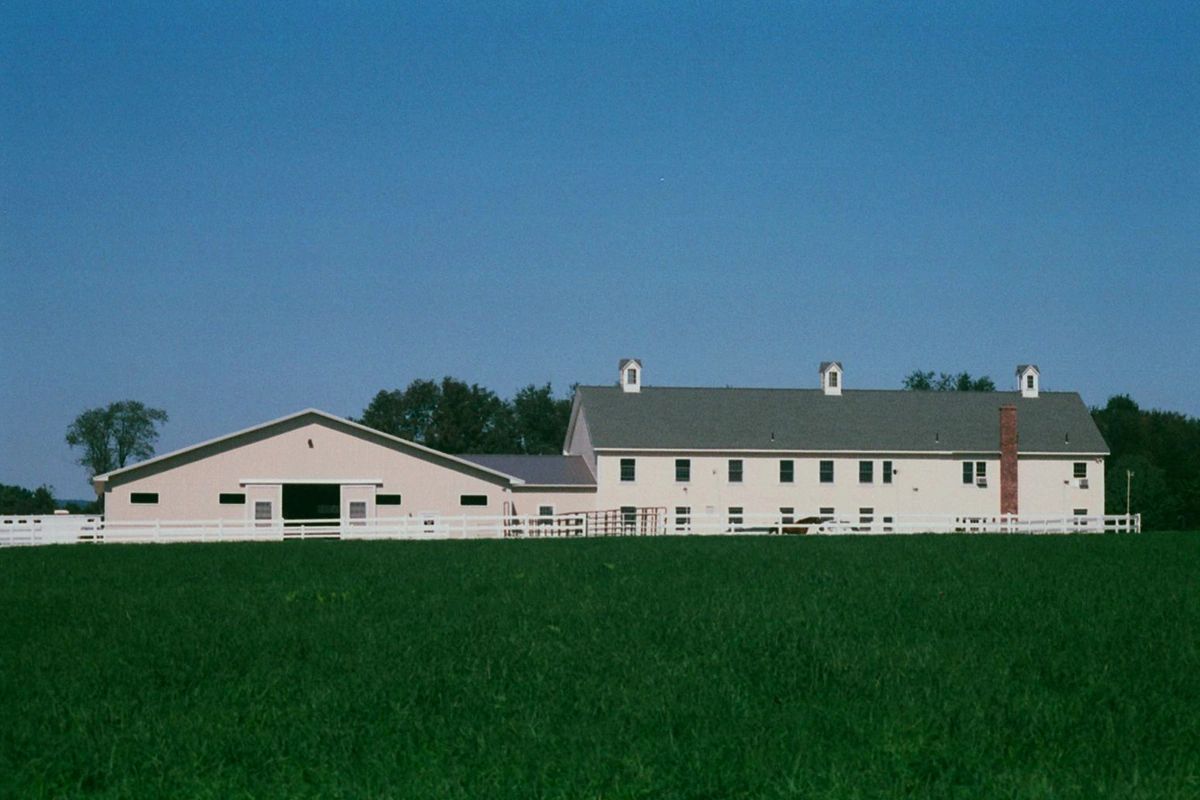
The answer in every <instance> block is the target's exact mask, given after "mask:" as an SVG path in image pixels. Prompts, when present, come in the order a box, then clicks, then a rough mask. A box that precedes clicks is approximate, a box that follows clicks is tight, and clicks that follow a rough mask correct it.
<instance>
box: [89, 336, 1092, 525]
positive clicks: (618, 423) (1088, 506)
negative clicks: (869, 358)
mask: <svg viewBox="0 0 1200 800" xmlns="http://www.w3.org/2000/svg"><path fill="white" fill-rule="evenodd" d="M644 377H645V376H644V369H643V366H642V363H641V362H640V361H639V360H637V359H624V360H622V361H621V362H620V364H619V380H618V382H617V384H616V385H611V386H582V387H579V388H578V389H577V391H576V393H575V397H574V400H573V404H572V410H571V417H570V424H569V428H568V431H567V435H566V441H565V442H564V446H563V455H561V456H519V455H479V456H472V455H463V456H455V455H449V454H446V453H441V452H438V451H435V450H432V449H430V448H428V447H424V446H422V445H420V444H417V443H414V442H409V441H406V440H403V439H399V438H397V437H394V436H390V435H387V434H384V433H380V432H378V431H375V430H372V429H369V428H367V427H364V426H362V425H360V424H358V423H355V422H352V421H349V420H346V419H342V418H339V417H336V416H333V415H330V414H327V413H324V412H321V411H317V410H315V409H308V410H305V411H301V412H298V413H296V414H293V415H291V416H288V417H284V418H282V419H278V420H274V421H272V422H268V423H265V424H262V425H259V426H256V427H253V428H249V429H247V430H243V431H239V432H236V433H232V434H229V435H227V436H224V437H221V438H218V439H214V440H212V441H209V442H203V443H201V444H198V445H195V446H193V447H189V448H185V449H183V450H179V451H177V452H174V453H168V454H166V455H163V456H159V457H157V458H153V459H150V460H148V461H144V462H142V463H139V464H134V465H132V466H128V467H125V468H124V469H119V470H114V471H112V472H109V473H107V474H104V475H99V476H97V477H96V478H95V486H96V489H97V491H98V492H102V493H103V494H104V496H105V512H106V518H107V520H108V522H109V523H110V524H113V523H120V522H124V521H139V520H140V521H147V520H172V521H186V520H225V521H228V522H237V521H243V522H253V523H255V524H279V523H283V524H287V523H288V522H292V521H296V520H301V519H304V520H325V519H328V520H336V519H342V520H351V521H355V520H358V521H368V522H369V521H375V522H387V521H388V520H395V521H400V520H407V521H410V522H411V521H412V520H421V521H422V524H428V525H436V524H437V520H439V519H444V518H451V517H464V516H466V517H493V518H510V517H512V518H516V517H530V516H534V517H539V518H544V519H562V518H566V519H569V518H570V517H571V516H572V515H577V516H578V515H592V516H593V517H595V516H596V515H601V516H603V515H602V514H601V512H611V513H612V514H614V515H617V517H618V518H619V519H626V520H632V519H634V517H635V515H637V516H638V518H640V517H641V516H642V515H647V517H649V516H652V517H653V518H654V519H656V520H658V521H659V522H658V523H656V524H665V525H667V526H670V527H672V528H674V529H676V530H687V529H690V526H691V525H692V524H694V522H695V521H697V520H700V519H710V520H711V519H714V518H719V519H721V520H723V521H726V522H727V523H728V524H730V525H741V524H749V523H748V521H750V520H755V519H777V520H779V521H781V522H782V523H784V524H786V523H790V522H792V520H800V519H803V518H813V517H841V518H853V519H855V520H859V521H865V522H869V523H880V522H889V521H891V520H893V519H901V518H913V517H917V516H922V515H942V516H946V515H952V516H963V517H995V516H1000V515H1019V516H1020V517H1022V518H1029V517H1064V516H1070V515H1078V516H1100V515H1103V514H1104V459H1105V457H1106V456H1107V455H1108V448H1107V446H1106V445H1105V443H1104V440H1103V438H1102V437H1101V435H1100V432H1099V430H1098V429H1097V428H1096V425H1095V423H1094V422H1093V421H1092V418H1091V414H1090V413H1089V412H1088V410H1087V407H1086V406H1085V405H1084V403H1083V401H1082V399H1081V398H1080V397H1079V395H1078V394H1077V393H1074V392H1042V391H1040V373H1039V371H1038V368H1037V367H1036V366H1033V365H1022V366H1021V367H1019V368H1018V371H1017V387H1018V388H1017V391H1012V392H919V391H893V390H866V389H848V388H846V387H845V370H844V368H843V367H842V365H841V364H840V363H838V362H836V361H834V362H825V363H823V364H821V367H820V381H819V384H818V387H819V388H815V389H735V388H677V387H657V386H646V385H645V381H644Z"/></svg>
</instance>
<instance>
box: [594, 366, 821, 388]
mask: <svg viewBox="0 0 1200 800" xmlns="http://www.w3.org/2000/svg"><path fill="white" fill-rule="evenodd" d="M609 374H610V375H611V374H612V373H609ZM829 385H830V386H832V387H833V388H835V389H836V388H837V370H835V369H831V370H829Z"/></svg>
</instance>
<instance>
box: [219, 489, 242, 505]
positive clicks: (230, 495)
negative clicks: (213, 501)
mask: <svg viewBox="0 0 1200 800" xmlns="http://www.w3.org/2000/svg"><path fill="white" fill-rule="evenodd" d="M219 502H220V503H221V505H223V506H244V505H246V493H245V492H221V495H220V498H219Z"/></svg>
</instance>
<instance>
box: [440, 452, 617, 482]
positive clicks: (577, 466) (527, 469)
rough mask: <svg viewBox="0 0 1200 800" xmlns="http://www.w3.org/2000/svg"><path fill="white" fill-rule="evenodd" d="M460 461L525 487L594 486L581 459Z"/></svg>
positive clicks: (471, 458)
mask: <svg viewBox="0 0 1200 800" xmlns="http://www.w3.org/2000/svg"><path fill="white" fill-rule="evenodd" d="M459 458H463V459H466V460H467V461H471V462H474V463H476V464H478V465H479V466H481V467H486V468H487V469H490V470H494V471H496V472H503V473H505V474H506V475H512V476H514V477H517V478H520V479H521V480H523V481H525V485H526V486H595V485H596V479H595V478H594V477H593V476H592V471H591V470H590V469H588V465H587V462H586V461H584V460H583V456H529V455H496V454H491V453H488V454H480V455H462V456H459Z"/></svg>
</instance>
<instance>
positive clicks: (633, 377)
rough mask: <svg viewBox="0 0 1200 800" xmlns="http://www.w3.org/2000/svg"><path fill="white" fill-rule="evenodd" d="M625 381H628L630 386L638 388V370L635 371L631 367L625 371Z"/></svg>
mask: <svg viewBox="0 0 1200 800" xmlns="http://www.w3.org/2000/svg"><path fill="white" fill-rule="evenodd" d="M625 380H626V381H628V383H629V385H630V386H636V385H637V370H636V369H634V368H633V367H630V368H629V369H627V370H625Z"/></svg>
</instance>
